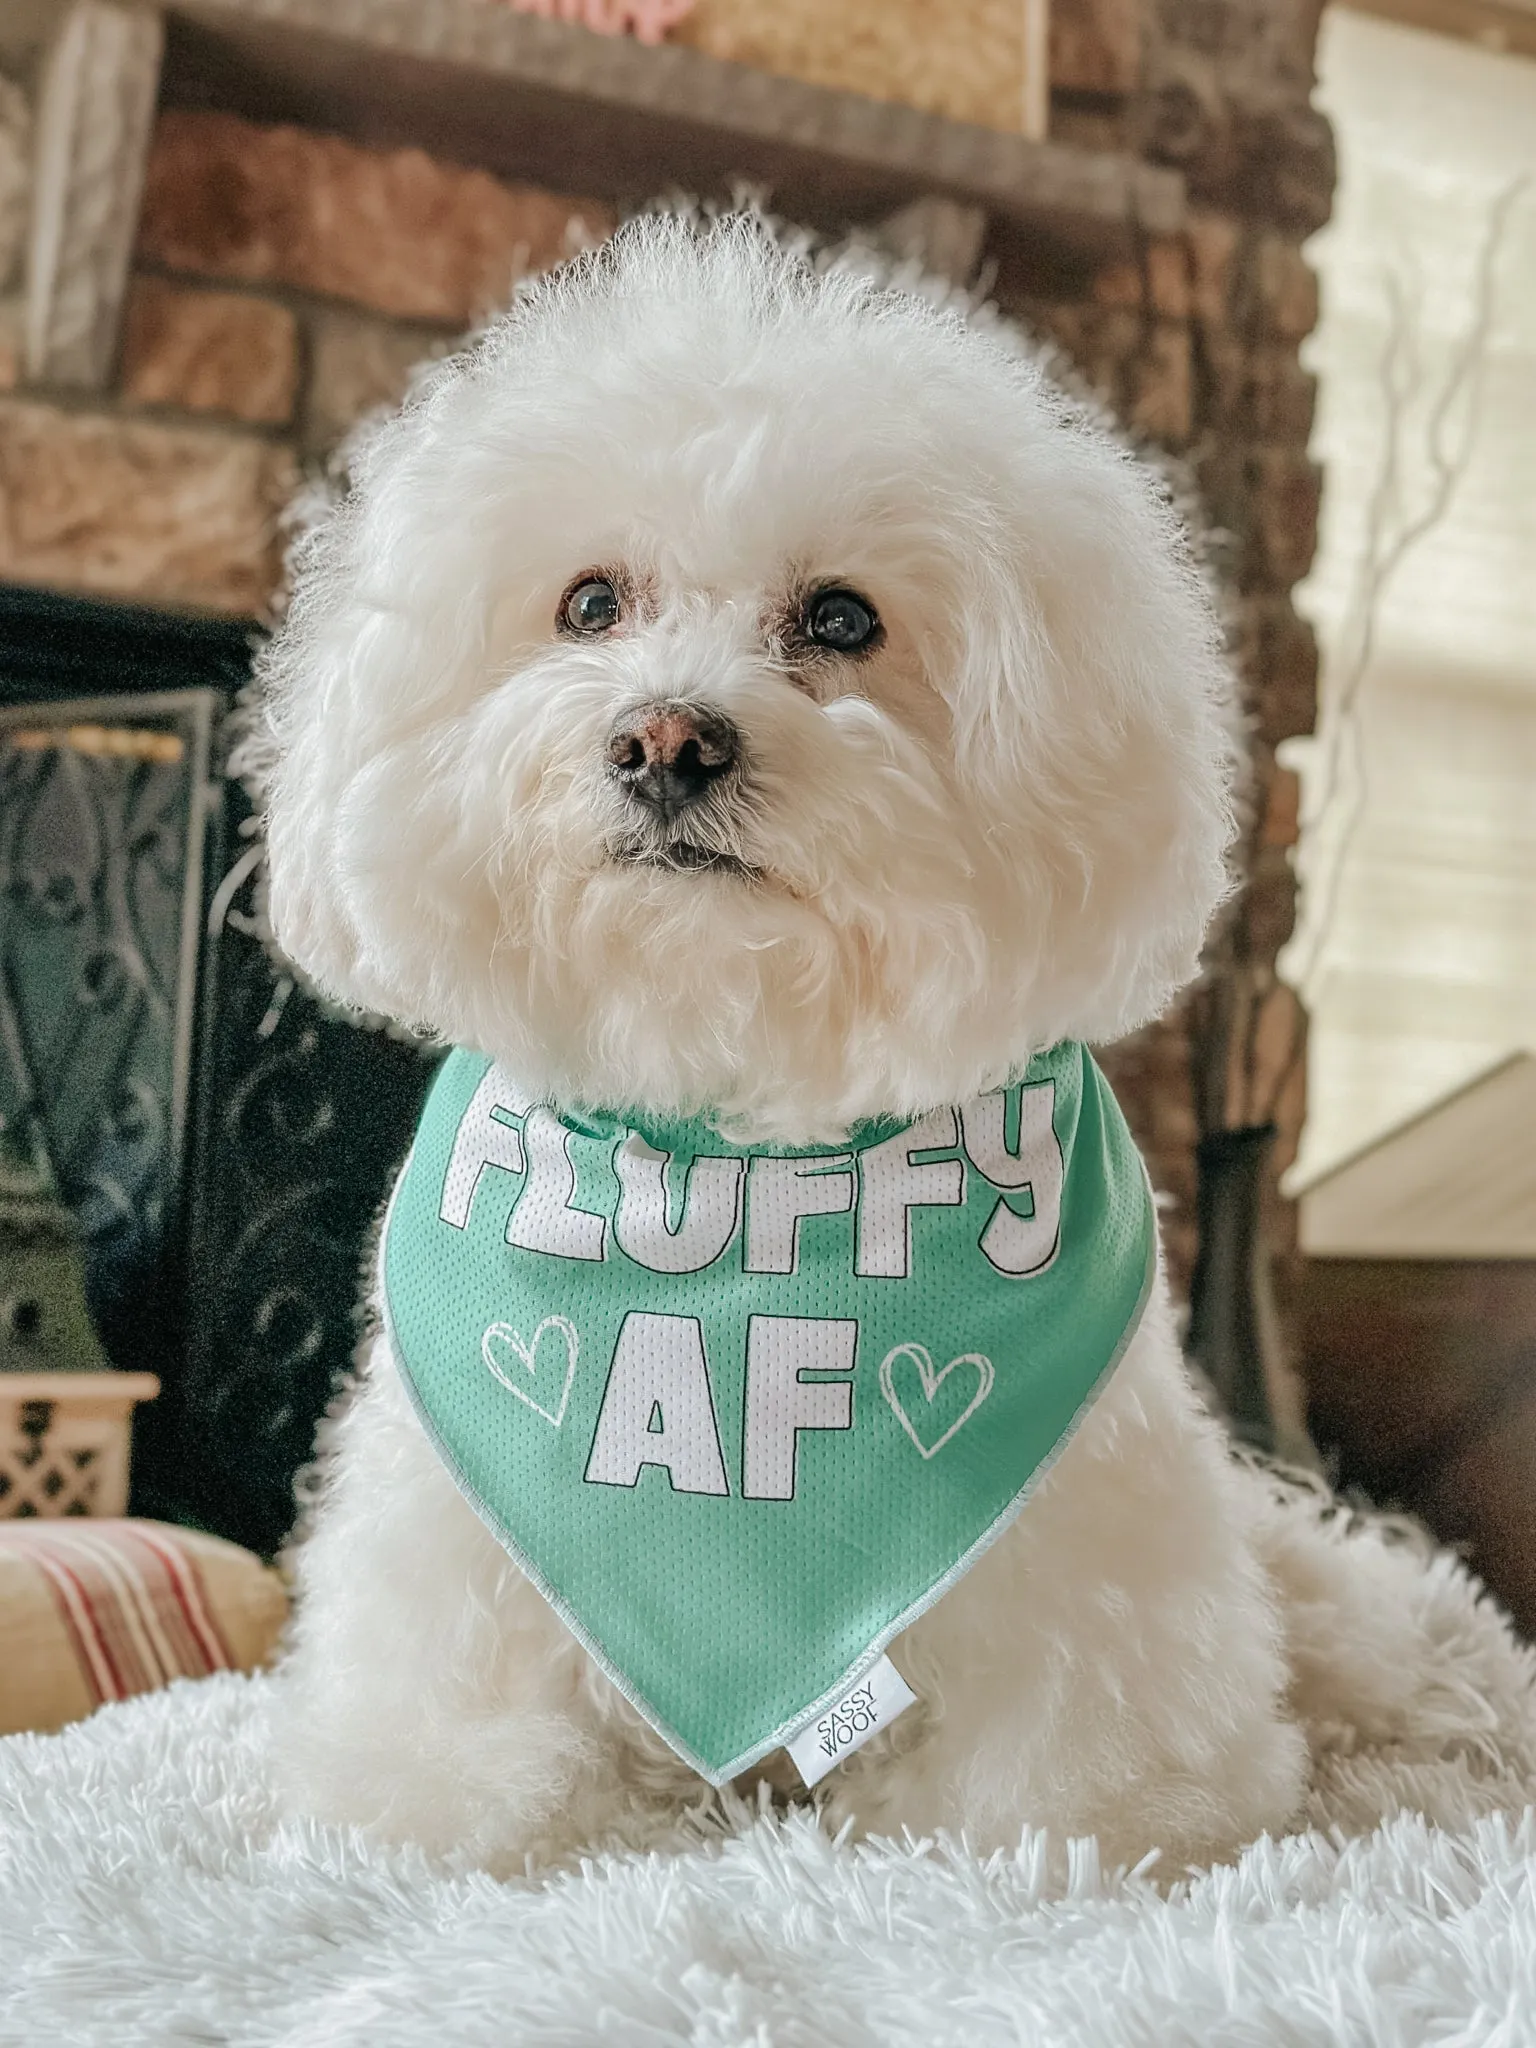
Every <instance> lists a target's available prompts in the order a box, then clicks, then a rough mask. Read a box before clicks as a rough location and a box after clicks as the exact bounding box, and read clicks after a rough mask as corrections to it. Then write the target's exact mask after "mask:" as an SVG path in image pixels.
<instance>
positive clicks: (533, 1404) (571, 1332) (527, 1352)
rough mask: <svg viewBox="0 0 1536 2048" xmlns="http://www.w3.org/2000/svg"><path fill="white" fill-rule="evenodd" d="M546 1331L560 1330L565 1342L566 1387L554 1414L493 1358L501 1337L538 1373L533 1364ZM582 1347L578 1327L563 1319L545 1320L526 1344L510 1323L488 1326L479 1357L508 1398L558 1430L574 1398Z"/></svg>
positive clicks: (556, 1317) (546, 1318) (553, 1411)
mask: <svg viewBox="0 0 1536 2048" xmlns="http://www.w3.org/2000/svg"><path fill="white" fill-rule="evenodd" d="M546 1330H558V1331H559V1332H560V1334H561V1336H562V1337H563V1338H564V1339H565V1385H564V1386H563V1387H562V1388H561V1390H560V1406H559V1407H558V1408H557V1409H554V1410H551V1409H548V1408H546V1407H545V1406H544V1404H543V1402H542V1401H535V1399H534V1398H533V1396H532V1394H530V1393H529V1392H528V1389H527V1388H526V1387H520V1386H519V1385H518V1384H517V1382H516V1381H515V1380H509V1379H508V1378H507V1376H506V1374H505V1373H504V1372H503V1371H502V1369H501V1367H500V1366H499V1365H498V1364H497V1363H496V1361H495V1359H494V1358H493V1357H492V1356H491V1339H492V1338H493V1337H499V1338H500V1339H501V1341H502V1342H503V1343H504V1344H509V1345H510V1346H511V1347H512V1349H513V1350H514V1351H515V1352H516V1353H517V1355H518V1357H519V1358H520V1359H521V1360H522V1362H523V1364H524V1366H525V1367H526V1368H527V1370H528V1371H529V1372H530V1373H536V1372H537V1371H538V1367H537V1366H536V1365H535V1363H534V1360H535V1359H536V1358H537V1357H538V1352H539V1339H540V1338H541V1337H542V1336H543V1335H544V1332H545V1331H546ZM580 1347H581V1339H580V1338H579V1337H578V1336H577V1334H576V1326H575V1324H574V1323H572V1322H570V1321H568V1320H567V1318H566V1317H564V1316H546V1317H545V1318H544V1320H543V1322H542V1323H540V1324H539V1327H538V1328H537V1329H536V1330H535V1331H534V1333H533V1337H532V1340H531V1342H529V1343H527V1344H525V1343H524V1342H523V1339H522V1334H521V1332H519V1331H517V1330H514V1329H513V1327H512V1325H511V1324H510V1323H488V1324H487V1325H486V1328H485V1330H484V1332H483V1333H482V1335H481V1338H480V1356H481V1357H482V1358H483V1359H484V1361H485V1368H486V1371H487V1372H488V1373H489V1374H490V1375H491V1377H492V1379H494V1380H497V1381H499V1382H500V1384H501V1385H502V1386H504V1387H505V1388H506V1390H507V1392H508V1393H509V1394H516V1396H517V1398H518V1400H519V1401H526V1402H527V1404H528V1406H529V1407H530V1408H531V1409H532V1410H533V1412H534V1414H535V1415H542V1416H543V1418H544V1420H545V1421H546V1422H552V1423H553V1424H554V1425H555V1427H556V1429H558V1428H559V1427H560V1425H561V1423H562V1422H564V1420H565V1405H566V1403H567V1402H568V1401H569V1400H570V1398H571V1381H572V1380H573V1379H575V1377H576V1354H577V1352H578V1351H579V1349H580Z"/></svg>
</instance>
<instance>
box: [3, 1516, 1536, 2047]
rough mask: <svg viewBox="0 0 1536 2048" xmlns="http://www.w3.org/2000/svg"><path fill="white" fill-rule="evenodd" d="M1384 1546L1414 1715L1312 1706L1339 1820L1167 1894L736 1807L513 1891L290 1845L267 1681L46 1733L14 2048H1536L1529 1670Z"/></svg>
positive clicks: (1044, 1861)
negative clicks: (1410, 1652) (1350, 2047)
mask: <svg viewBox="0 0 1536 2048" xmlns="http://www.w3.org/2000/svg"><path fill="white" fill-rule="evenodd" d="M1370 1544H1371V1549H1370V1556H1369V1557H1368V1558H1364V1554H1362V1556H1363V1561H1364V1562H1365V1563H1366V1566H1367V1569H1366V1570H1365V1573H1364V1577H1365V1578H1366V1579H1367V1580H1374V1582H1375V1584H1376V1590H1377V1592H1378V1593H1379V1594H1381V1595H1383V1596H1387V1597H1388V1598H1390V1604H1391V1607H1392V1610H1393V1613H1392V1622H1393V1628H1394V1633H1395V1634H1396V1636H1397V1639H1398V1640H1399V1641H1400V1642H1401V1641H1402V1640H1404V1639H1405V1636H1404V1630H1405V1628H1407V1627H1409V1626H1411V1628H1412V1630H1413V1632H1414V1639H1415V1640H1416V1641H1417V1643H1418V1645H1419V1652H1418V1657H1417V1661H1416V1663H1415V1665H1414V1666H1413V1668H1409V1669H1404V1670H1402V1671H1400V1672H1399V1673H1398V1674H1397V1675H1396V1679H1395V1684H1396V1690H1397V1693H1398V1697H1399V1703H1400V1709H1401V1710H1400V1711H1399V1712H1398V1713H1397V1715H1396V1725H1395V1726H1393V1727H1391V1728H1387V1727H1385V1726H1383V1725H1381V1724H1380V1721H1379V1715H1378V1716H1377V1723H1378V1724H1377V1725H1376V1726H1375V1727H1374V1730H1371V1731H1367V1732H1366V1733H1365V1734H1362V1731H1361V1729H1360V1728H1359V1727H1358V1726H1357V1727H1354V1728H1350V1727H1348V1726H1345V1725H1342V1724H1340V1723H1337V1722H1336V1723H1334V1724H1333V1725H1331V1726H1327V1725H1324V1723H1323V1722H1322V1721H1321V1720H1319V1719H1317V1718H1316V1717H1315V1716H1314V1717H1313V1719H1312V1722H1311V1725H1312V1729H1313V1736H1314V1742H1315V1744H1316V1746H1317V1749H1318V1755H1319V1763H1318V1770H1317V1781H1316V1787H1315V1790H1314V1795H1313V1807H1312V1814H1311V1819H1312V1821H1313V1823H1314V1825H1313V1827H1312V1829H1311V1830H1310V1831H1309V1832H1306V1833H1302V1834H1297V1835H1294V1836H1292V1837H1289V1838H1288V1839H1286V1840H1284V1841H1280V1842H1271V1841H1263V1842H1260V1843H1258V1844H1257V1845H1256V1846H1254V1847H1253V1848H1252V1849H1250V1850H1249V1851H1248V1852H1247V1853H1246V1854H1245V1855H1244V1856H1243V1858H1242V1859H1241V1861H1240V1862H1239V1863H1238V1864H1237V1865H1236V1866H1235V1867H1233V1868H1223V1869H1218V1870H1215V1871H1213V1872H1210V1873H1207V1874H1204V1875H1201V1876H1198V1877H1194V1878H1190V1879H1186V1880H1185V1881H1182V1882H1175V1883H1173V1884H1171V1885H1169V1884H1167V1883H1166V1882H1165V1883H1164V1884H1163V1886H1162V1887H1161V1888H1160V1887H1159V1886H1158V1885H1157V1884H1156V1883H1155V1882H1154V1880H1153V1877H1152V1875H1151V1874H1148V1873H1143V1874H1140V1875H1137V1874H1132V1875H1129V1876H1125V1875H1116V1874H1114V1873H1106V1872H1103V1871H1101V1870H1100V1869H1099V1867H1098V1862H1097V1858H1096V1856H1095V1854H1094V1851H1093V1845H1092V1844H1089V1843H1080V1844H1075V1845H1073V1849H1072V1852H1071V1857H1070V1863H1069V1865H1068V1867H1067V1868H1066V1869H1065V1870H1062V1869H1061V1868H1060V1867H1057V1868H1056V1869H1054V1870H1053V1869H1052V1867H1051V1859H1050V1858H1049V1857H1048V1855H1047V1845H1046V1844H1045V1843H1044V1842H1043V1841H1042V1839H1041V1838H1040V1837H1038V1836H1028V1837H1026V1838H1025V1840H1024V1842H1023V1843H1022V1844H1021V1846H1020V1848H1019V1850H1018V1851H1017V1852H1016V1853H1015V1854H1012V1855H1009V1856H1006V1857H994V1858H991V1859H988V1860H979V1859H977V1858H976V1857H973V1856H972V1855H970V1854H968V1853H967V1851H966V1850H965V1849H964V1848H963V1847H962V1846H959V1845H953V1844H943V1843H932V1842H919V1843H908V1844H904V1845H897V1844H891V1843H868V1844H863V1845H857V1844H853V1843H847V1842H844V1843H838V1842H834V1841H831V1840H829V1839H828V1838H827V1836H826V1835H825V1834H823V1833H821V1832H819V1831H818V1829H817V1826H816V1824H815V1821H814V1819H813V1818H811V1817H810V1816H808V1815H804V1814H801V1815H797V1816H795V1817H792V1818H790V1819H787V1820H785V1819H776V1818H774V1817H772V1816H771V1815H768V1814H758V1813H754V1812H748V1811H747V1810H745V1809H743V1808H741V1807H740V1806H734V1807H733V1806H732V1805H731V1804H730V1802H729V1801H727V1802H725V1803H724V1804H723V1805H722V1804H716V1805H714V1806H713V1808H712V1810H711V1811H710V1812H708V1813H706V1812H704V1811H703V1810H701V1812H700V1814H699V1815H697V1816H695V1817H694V1818H693V1819H692V1820H691V1821H690V1822H689V1823H688V1824H686V1825H685V1826H683V1827H681V1828H680V1829H679V1830H678V1834H677V1837H676V1839H675V1840H674V1841H673V1842H671V1843H669V1844H667V1845H665V1846H664V1847H663V1848H661V1849H660V1850H653V1851H651V1852H650V1853H648V1854H615V1855H613V1856H609V1857H604V1858H601V1859H597V1860H594V1861H592V1862H590V1863H588V1864H586V1865H585V1866H584V1867H583V1868H581V1869H580V1870H577V1871H565V1872H557V1873H553V1874H545V1875H543V1876H530V1877H529V1878H528V1879H526V1880H524V1881H521V1882H518V1883H514V1884H498V1883H494V1882H492V1881H491V1880H489V1879H488V1878H485V1877H483V1876H481V1875H478V1874H476V1873H473V1872H463V1871H453V1870H444V1869H442V1868H440V1867H439V1868H431V1867H429V1866H428V1865H427V1864H426V1863H425V1862H423V1861H422V1860H421V1859H420V1858H419V1857H417V1856H416V1855H414V1854H413V1853H409V1852H402V1851H398V1850H386V1849H381V1848H378V1847H376V1846H371V1845H369V1844H367V1843H365V1842H363V1841H361V1840H359V1839H357V1838H355V1837H350V1836H348V1835H345V1834H343V1833H340V1832H336V1831H333V1830H329V1829H324V1828H320V1827H313V1826H307V1825H301V1824H296V1823H294V1822H291V1821H280V1820H279V1819H278V1818H277V1816H276V1814H275V1812H274V1808H273V1804H272V1800H271V1797H270V1794H269V1791H268V1787H267V1775H266V1768H265V1749H264V1741H265V1737H264V1722H265V1712H266V1704H267V1689H268V1688H267V1682H266V1681H264V1680H259V1679H258V1680H243V1679H238V1678H232V1677H226V1678H217V1679H210V1680H208V1681H205V1682H204V1683H201V1684H182V1685H179V1686H177V1687H175V1688H173V1689H172V1690H171V1691H170V1692H167V1693H161V1694H158V1695H154V1696H152V1697H148V1698H145V1699H141V1700H136V1701H132V1702H130V1703H128V1704H127V1705H124V1706H119V1707H113V1708H108V1709H106V1710H104V1711H103V1712H102V1713H100V1714H98V1715H97V1716H96V1717H95V1718H94V1719H93V1720H91V1721H88V1722H86V1723H84V1724H82V1725H80V1726H78V1727H75V1728H72V1729H69V1730H66V1731H65V1732H64V1733H63V1734H62V1735H59V1736H53V1737H39V1736H18V1737H13V1738H12V1739H11V1740H9V1741H7V1742H3V1743H0V2044H4V2048H21V2044H27V2048H36V2044H41V2043H55V2042H57V2043H62V2044H68V2048H192V2044H198V2048H212V2044H222V2048H269V2044H270V2048H278V2044H281V2048H509V2044H523V2043H538V2044H544V2043H548V2044H551V2048H579V2044H587V2043H593V2042H600V2043H613V2044H616V2048H630V2044H636V2048H661V2044H664V2043H689V2044H693V2048H747V2044H751V2048H825V2044H837V2048H861V2044H866V2043H869V2044H876V2043H878V2044H885V2043H894V2044H912V2048H937V2044H948V2043H954V2044H963V2048H986V2044H990V2043H1010V2044H1015V2048H1019V2044H1031V2048H1033V2044H1050V2048H1077V2044H1082V2048H1088V2044H1093V2048H1118V2044H1126V2048H1130V2044H1136V2048H1141V2044H1147V2048H1153V2044H1155V2048H1169V2044H1173V2048H1177V2044H1182V2043H1189V2044H1196V2043H1198V2044H1201V2048H1206V2044H1211V2043H1232V2044H1242V2048H1263V2044H1268V2043H1277V2044H1285V2048H1303V2044H1312V2043H1317V2044H1328V2048H1332V2044H1338V2043H1357V2042H1358V2043H1372V2044H1381V2048H1416V2044H1421V2043H1431V2042H1432V2043H1435V2044H1437V2048H1517V2044H1526V2043H1536V1815H1533V1813H1532V1811H1531V1808H1530V1805H1529V1802H1530V1800H1531V1798H1532V1796H1533V1794H1536V1708H1533V1693H1532V1664H1531V1660H1530V1658H1529V1656H1528V1654H1527V1653H1522V1652H1520V1651H1519V1650H1517V1649H1516V1648H1515V1646H1514V1645H1513V1644H1512V1643H1511V1641H1510V1639H1509V1637H1508V1634H1507V1631H1506V1630H1505V1628H1504V1625H1503V1623H1502V1621H1501V1620H1500V1618H1499V1616H1498V1615H1497V1613H1496V1612H1495V1611H1494V1610H1493V1609H1492V1608H1491V1607H1490V1606H1489V1605H1488V1604H1487V1603H1486V1602H1485V1603H1483V1604H1481V1605H1475V1604H1474V1595H1475V1589H1474V1588H1473V1587H1472V1585H1471V1583H1470V1582H1469V1581H1468V1580H1467V1579H1466V1578H1465V1576H1464V1575H1463V1574H1462V1573H1461V1572H1460V1571H1459V1569H1458V1568H1457V1567H1455V1566H1454V1565H1453V1564H1452V1563H1451V1562H1450V1561H1449V1560H1448V1559H1445V1558H1443V1557H1442V1558H1439V1559H1435V1560H1427V1559H1426V1558H1425V1557H1424V1556H1423V1555H1422V1554H1421V1553H1415V1552H1412V1550H1411V1547H1410V1546H1400V1547H1399V1548H1398V1550H1397V1551H1396V1552H1395V1553H1394V1554H1392V1555H1390V1556H1389V1555H1388V1553H1387V1551H1386V1549H1385V1548H1383V1547H1381V1546H1379V1545H1378V1544H1377V1542H1376V1539H1374V1538H1371V1539H1370ZM1394 1588H1395V1591H1394ZM1340 1619H1342V1617H1341V1616H1338V1615H1337V1614H1336V1615H1335V1621H1336V1622H1337V1621H1338V1620H1340ZM1304 1625H1305V1626H1306V1627H1309V1628H1311V1629H1312V1631H1313V1635H1314V1638H1315V1641H1320V1640H1321V1639H1322V1637H1323V1635H1324V1634H1325V1633H1326V1629H1325V1626H1324V1623H1323V1621H1322V1620H1321V1619H1320V1618H1319V1616H1318V1614H1316V1613H1314V1614H1312V1615H1311V1616H1310V1618H1309V1619H1308V1620H1307V1622H1306V1623H1305V1624H1304ZM1335 1640H1336V1641H1337V1637H1336V1638H1335ZM1314 1647H1315V1643H1314ZM1355 1647H1356V1649H1357V1650H1358V1648H1359V1645H1358V1642H1357V1644H1356V1645H1355ZM1369 1691H1370V1687H1369V1685H1366V1686H1364V1690H1363V1692H1362V1695H1361V1696H1362V1698H1364V1697H1365V1694H1367V1693H1369ZM1373 1711H1374V1710H1373ZM1362 1718H1363V1719H1366V1720H1369V1719H1370V1718H1371V1714H1370V1713H1369V1712H1366V1711H1364V1710H1362ZM1522 1808H1524V1811H1523V1812H1522V1811H1521V1809H1522ZM1383 1816H1385V1818H1383Z"/></svg>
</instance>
